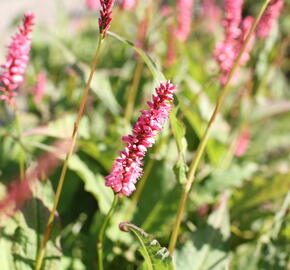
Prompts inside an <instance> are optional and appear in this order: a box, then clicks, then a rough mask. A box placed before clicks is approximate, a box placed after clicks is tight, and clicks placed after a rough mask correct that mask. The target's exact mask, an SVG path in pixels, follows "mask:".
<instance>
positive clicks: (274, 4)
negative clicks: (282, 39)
mask: <svg viewBox="0 0 290 270" xmlns="http://www.w3.org/2000/svg"><path fill="white" fill-rule="evenodd" d="M283 5H284V0H272V1H271V2H270V4H269V6H268V8H267V10H266V12H265V14H264V15H263V17H262V19H261V21H260V23H259V25H258V28H257V35H258V37H260V38H266V37H267V36H269V34H270V33H271V30H272V28H273V25H274V23H275V21H276V20H277V19H278V17H279V15H280V13H281V10H282V8H283Z"/></svg>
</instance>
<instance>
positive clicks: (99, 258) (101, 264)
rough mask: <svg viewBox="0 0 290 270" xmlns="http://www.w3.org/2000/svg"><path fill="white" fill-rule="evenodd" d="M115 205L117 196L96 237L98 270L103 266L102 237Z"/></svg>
mask: <svg viewBox="0 0 290 270" xmlns="http://www.w3.org/2000/svg"><path fill="white" fill-rule="evenodd" d="M117 204H118V195H117V194H115V195H114V200H113V203H112V205H111V208H110V210H109V212H108V214H107V216H106V217H105V220H104V222H103V224H102V227H101V229H100V233H99V236H98V242H97V250H98V266H99V269H98V270H104V264H103V255H104V251H103V241H104V236H105V232H106V228H107V225H108V223H109V221H110V219H111V216H112V214H113V213H114V211H115V209H116V206H117Z"/></svg>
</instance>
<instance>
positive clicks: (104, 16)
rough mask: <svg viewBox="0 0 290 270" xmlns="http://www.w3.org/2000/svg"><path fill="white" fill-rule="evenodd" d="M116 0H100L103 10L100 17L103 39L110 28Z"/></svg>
mask: <svg viewBox="0 0 290 270" xmlns="http://www.w3.org/2000/svg"><path fill="white" fill-rule="evenodd" d="M114 2H115V0H100V3H101V10H100V18H99V28H100V34H101V35H102V39H104V38H105V36H106V34H107V31H108V30H109V28H110V26H111V22H112V20H113V19H112V12H113V11H112V9H113V5H114Z"/></svg>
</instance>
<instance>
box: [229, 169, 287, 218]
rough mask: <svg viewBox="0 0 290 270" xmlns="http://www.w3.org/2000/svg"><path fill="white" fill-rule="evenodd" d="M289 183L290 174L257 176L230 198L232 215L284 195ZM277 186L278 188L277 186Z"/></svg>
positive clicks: (247, 210) (237, 214)
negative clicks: (268, 176)
mask: <svg viewBox="0 0 290 270" xmlns="http://www.w3.org/2000/svg"><path fill="white" fill-rule="evenodd" d="M289 185H290V174H289V173H288V174H280V175H276V176H274V178H268V179H267V178H261V177H257V178H254V179H252V181H251V182H249V183H247V184H246V185H244V186H243V188H242V189H239V190H237V191H236V192H235V193H234V194H233V198H232V202H231V205H232V207H231V208H232V209H231V211H232V213H233V214H232V216H233V217H239V216H240V215H241V214H242V213H248V212H249V210H250V209H253V208H255V207H257V206H259V205H260V204H262V203H263V202H265V201H268V200H273V199H276V198H279V197H281V196H284V195H286V193H287V192H288V190H289ZM277 187H279V188H277Z"/></svg>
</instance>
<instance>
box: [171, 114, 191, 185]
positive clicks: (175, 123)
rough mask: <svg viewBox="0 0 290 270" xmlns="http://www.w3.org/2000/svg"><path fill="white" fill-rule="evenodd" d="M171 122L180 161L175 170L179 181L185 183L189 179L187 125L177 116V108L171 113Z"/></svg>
mask: <svg viewBox="0 0 290 270" xmlns="http://www.w3.org/2000/svg"><path fill="white" fill-rule="evenodd" d="M170 123H171V127H172V132H173V135H174V138H175V141H176V144H177V148H178V155H179V156H178V161H177V163H176V164H175V166H174V172H175V175H176V178H177V180H178V182H179V183H181V184H184V183H186V181H187V176H186V172H187V170H188V167H187V165H186V162H185V154H186V149H187V142H186V139H185V126H184V125H183V123H182V122H181V121H179V120H178V119H177V118H176V110H174V111H173V112H172V113H171V114H170Z"/></svg>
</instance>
